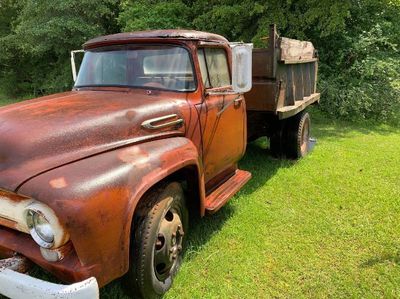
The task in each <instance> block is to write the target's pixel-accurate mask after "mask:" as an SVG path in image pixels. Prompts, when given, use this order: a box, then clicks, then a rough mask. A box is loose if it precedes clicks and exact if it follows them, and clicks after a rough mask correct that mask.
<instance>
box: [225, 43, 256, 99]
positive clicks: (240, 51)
mask: <svg viewBox="0 0 400 299" xmlns="http://www.w3.org/2000/svg"><path fill="white" fill-rule="evenodd" d="M230 46H231V49H232V87H233V90H234V91H235V92H238V93H245V92H248V91H250V89H251V87H252V78H253V74H252V57H253V44H243V43H232V44H231V45H230Z"/></svg>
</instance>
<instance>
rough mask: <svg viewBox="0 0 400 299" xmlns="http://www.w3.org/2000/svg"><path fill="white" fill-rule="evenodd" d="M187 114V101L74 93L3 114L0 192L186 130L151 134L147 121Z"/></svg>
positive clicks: (0, 115)
mask: <svg viewBox="0 0 400 299" xmlns="http://www.w3.org/2000/svg"><path fill="white" fill-rule="evenodd" d="M188 109H189V106H188V103H187V101H186V100H185V98H184V96H183V95H180V94H178V95H177V94H176V93H158V95H157V93H156V92H154V93H153V94H151V95H148V94H146V91H145V90H132V91H118V92H116V91H104V90H103V91H72V92H67V93H61V94H56V95H51V96H46V97H42V98H38V99H34V100H30V101H25V102H21V103H17V104H13V105H9V106H6V107H3V108H0V188H3V189H7V190H10V191H16V189H17V188H18V187H19V186H20V185H21V184H22V183H23V182H25V181H27V180H28V179H30V178H32V177H33V176H35V175H37V174H40V173H43V172H45V171H47V170H50V169H53V168H56V167H58V166H61V165H64V164H67V163H70V162H73V161H76V160H79V159H82V158H85V157H88V156H91V155H95V154H98V153H101V152H104V151H107V150H110V149H113V148H117V147H120V146H124V145H127V144H132V143H136V142H142V141H144V140H147V139H151V138H161V137H162V136H164V137H166V136H173V135H183V134H184V132H185V127H184V126H182V127H180V128H164V129H161V130H148V129H145V128H142V126H141V123H142V122H143V121H145V120H147V119H151V118H155V117H159V116H164V115H168V114H177V115H178V116H179V117H181V118H184V115H185V114H186V113H187V110H188Z"/></svg>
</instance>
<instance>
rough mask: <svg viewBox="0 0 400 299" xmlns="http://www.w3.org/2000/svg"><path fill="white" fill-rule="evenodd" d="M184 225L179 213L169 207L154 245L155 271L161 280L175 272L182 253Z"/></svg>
mask: <svg viewBox="0 0 400 299" xmlns="http://www.w3.org/2000/svg"><path fill="white" fill-rule="evenodd" d="M183 235H184V231H183V225H182V220H181V217H180V215H179V213H178V212H177V211H176V210H174V209H169V210H168V211H167V212H166V213H165V215H164V217H163V218H162V220H161V222H160V228H159V230H158V233H157V239H156V243H155V245H154V271H155V274H156V276H157V278H158V280H160V281H165V280H166V279H167V278H168V277H170V276H171V274H172V273H173V272H174V270H175V269H176V267H177V265H178V262H179V261H178V260H179V257H180V255H181V253H182V241H183Z"/></svg>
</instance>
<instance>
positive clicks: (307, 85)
mask: <svg viewBox="0 0 400 299" xmlns="http://www.w3.org/2000/svg"><path fill="white" fill-rule="evenodd" d="M302 69H303V84H304V96H305V97H308V96H310V95H311V93H312V92H311V90H312V88H313V85H314V82H312V83H311V76H310V72H311V68H310V63H305V64H302ZM313 93H314V92H313Z"/></svg>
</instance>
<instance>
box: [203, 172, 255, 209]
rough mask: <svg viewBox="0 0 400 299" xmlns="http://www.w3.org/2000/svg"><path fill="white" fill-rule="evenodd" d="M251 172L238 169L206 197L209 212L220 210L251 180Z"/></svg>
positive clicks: (206, 206)
mask: <svg viewBox="0 0 400 299" xmlns="http://www.w3.org/2000/svg"><path fill="white" fill-rule="evenodd" d="M250 179H251V173H250V172H248V171H245V170H240V169H238V170H236V172H235V174H234V175H233V176H232V177H230V178H229V179H228V180H227V181H226V182H224V183H223V184H222V185H220V186H219V187H218V188H217V189H215V190H214V191H213V192H212V193H210V194H209V195H208V196H207V197H206V202H205V208H206V211H207V213H208V214H213V213H215V212H216V211H218V210H219V209H220V208H221V207H222V206H223V205H224V204H225V203H226V202H227V201H228V200H229V199H230V198H231V197H232V196H233V195H235V194H236V192H238V191H239V190H240V189H241V188H242V187H243V186H244V185H245V184H246V183H247V182H248V181H249V180H250Z"/></svg>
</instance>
